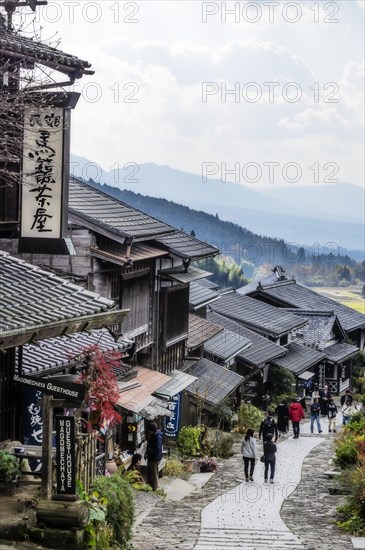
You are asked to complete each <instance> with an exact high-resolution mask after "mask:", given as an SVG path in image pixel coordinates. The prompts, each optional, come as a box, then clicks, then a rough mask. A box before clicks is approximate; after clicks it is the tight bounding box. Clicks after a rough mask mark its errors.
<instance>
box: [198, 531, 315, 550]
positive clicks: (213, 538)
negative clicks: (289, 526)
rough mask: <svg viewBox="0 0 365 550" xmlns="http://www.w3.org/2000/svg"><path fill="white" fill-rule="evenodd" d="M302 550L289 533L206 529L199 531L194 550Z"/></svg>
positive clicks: (296, 539) (297, 541) (296, 540)
mask: <svg viewBox="0 0 365 550" xmlns="http://www.w3.org/2000/svg"><path fill="white" fill-rule="evenodd" d="M289 548H290V550H304V546H303V544H302V543H301V542H300V540H299V539H298V537H296V536H295V535H293V533H291V532H290V531H263V530H253V529H208V528H203V529H201V531H200V535H199V540H198V542H197V544H196V545H195V547H194V550H223V549H224V550H269V549H274V550H275V549H276V550H286V549H289Z"/></svg>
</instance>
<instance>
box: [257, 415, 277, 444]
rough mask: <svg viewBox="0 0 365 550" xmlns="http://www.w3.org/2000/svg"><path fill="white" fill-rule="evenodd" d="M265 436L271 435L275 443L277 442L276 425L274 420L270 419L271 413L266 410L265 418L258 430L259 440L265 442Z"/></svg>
mask: <svg viewBox="0 0 365 550" xmlns="http://www.w3.org/2000/svg"><path fill="white" fill-rule="evenodd" d="M267 434H272V435H273V437H274V435H275V443H276V442H277V440H278V427H277V425H276V422H275V420H274V419H273V417H272V411H271V410H268V411H267V413H266V418H264V420H263V421H262V422H261V424H260V430H259V439H261V436H262V440H263V441H266V436H267Z"/></svg>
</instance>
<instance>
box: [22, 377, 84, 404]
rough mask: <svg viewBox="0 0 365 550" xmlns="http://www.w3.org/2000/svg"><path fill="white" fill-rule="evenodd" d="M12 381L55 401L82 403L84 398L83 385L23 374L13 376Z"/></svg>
mask: <svg viewBox="0 0 365 550" xmlns="http://www.w3.org/2000/svg"><path fill="white" fill-rule="evenodd" d="M14 381H15V382H19V383H20V384H24V385H25V386H29V387H31V388H33V389H34V390H39V391H41V392H43V393H46V394H47V395H52V396H53V397H56V398H57V399H65V400H66V401H74V402H75V403H82V402H83V400H84V397H85V392H86V388H85V386H84V385H83V384H72V383H71V382H59V381H58V380H52V379H50V378H37V377H36V376H28V375H25V374H21V375H20V374H15V375H14Z"/></svg>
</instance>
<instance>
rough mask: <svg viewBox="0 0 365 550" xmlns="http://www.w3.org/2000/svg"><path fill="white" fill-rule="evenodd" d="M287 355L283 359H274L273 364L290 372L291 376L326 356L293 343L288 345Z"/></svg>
mask: <svg viewBox="0 0 365 550" xmlns="http://www.w3.org/2000/svg"><path fill="white" fill-rule="evenodd" d="M286 347H287V350H288V353H287V354H286V355H285V357H279V358H278V359H275V360H274V361H273V363H275V365H279V366H280V367H284V368H285V369H288V370H290V371H291V372H292V373H293V374H300V373H302V372H303V371H305V370H307V369H309V368H311V367H313V366H314V365H316V364H317V363H319V362H320V361H323V359H325V357H326V355H325V354H324V353H321V352H320V351H316V350H314V349H311V348H308V347H307V346H301V345H299V344H296V343H295V342H291V343H290V344H288V346H286Z"/></svg>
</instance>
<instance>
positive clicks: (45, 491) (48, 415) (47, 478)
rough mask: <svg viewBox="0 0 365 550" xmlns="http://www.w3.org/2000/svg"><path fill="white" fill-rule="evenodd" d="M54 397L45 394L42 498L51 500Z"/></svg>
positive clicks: (43, 404) (43, 407)
mask: <svg viewBox="0 0 365 550" xmlns="http://www.w3.org/2000/svg"><path fill="white" fill-rule="evenodd" d="M51 401H52V397H51V396H50V395H46V394H43V398H42V409H43V439H42V486H41V491H42V498H44V499H47V500H49V499H50V498H51V497H52V429H53V408H52V404H51Z"/></svg>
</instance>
